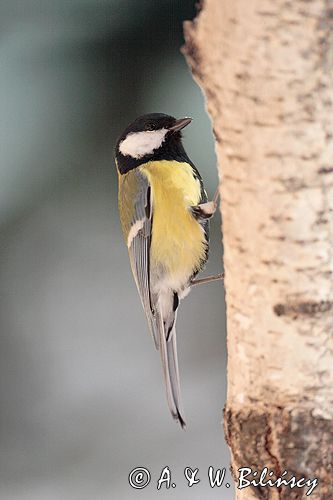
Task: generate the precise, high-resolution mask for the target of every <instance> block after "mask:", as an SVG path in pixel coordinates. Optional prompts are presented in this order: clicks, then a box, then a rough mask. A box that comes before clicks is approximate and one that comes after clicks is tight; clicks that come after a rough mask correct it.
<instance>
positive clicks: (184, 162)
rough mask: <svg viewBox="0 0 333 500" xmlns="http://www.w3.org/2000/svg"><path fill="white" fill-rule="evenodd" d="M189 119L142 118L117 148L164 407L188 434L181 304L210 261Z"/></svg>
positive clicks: (210, 205)
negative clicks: (186, 133) (187, 140)
mask: <svg viewBox="0 0 333 500" xmlns="http://www.w3.org/2000/svg"><path fill="white" fill-rule="evenodd" d="M191 121H192V118H189V117H186V118H179V119H176V118H175V117H173V116H171V115H167V114H164V113H150V114H145V115H143V116H139V117H138V118H136V119H135V120H134V121H133V122H132V123H130V124H129V125H128V126H127V127H126V129H125V130H124V131H123V133H122V134H121V135H120V137H119V138H118V140H117V142H116V146H115V163H116V167H117V171H118V181H119V182H118V187H119V189H118V207H119V214H120V222H121V226H122V231H123V235H124V239H125V242H126V245H127V248H128V252H129V258H130V264H131V268H132V272H133V275H134V280H135V282H136V285H137V289H138V292H139V295H140V298H141V302H142V305H143V309H144V311H145V314H146V317H147V321H148V325H149V329H150V332H151V335H152V337H153V339H154V343H155V347H156V349H157V350H159V351H160V356H161V363H162V368H163V375H164V381H165V387H166V396H167V402H168V406H169V409H170V412H171V415H172V416H173V418H174V419H175V420H176V421H178V423H179V424H180V426H181V427H182V428H185V426H186V422H185V414H184V409H183V404H182V398H181V392H180V382H179V368H178V356H177V339H176V328H175V326H176V317H177V310H178V307H179V303H180V300H181V299H183V298H184V297H185V296H186V295H187V294H188V293H189V291H190V288H191V286H193V285H194V284H196V283H200V282H208V281H211V280H214V279H220V278H221V275H219V276H218V277H210V278H204V279H202V280H195V277H196V275H197V274H198V273H199V272H200V271H201V270H202V269H203V268H204V266H205V263H206V261H207V259H208V249H209V219H210V218H211V217H212V215H213V214H214V212H215V210H216V206H217V196H216V195H215V197H214V200H213V201H211V202H209V201H208V198H207V193H206V191H205V189H204V185H203V181H202V178H201V176H200V174H199V171H198V169H197V168H196V167H195V165H194V163H193V162H192V161H191V160H190V158H189V157H188V155H187V153H186V151H185V149H184V146H183V144H182V129H183V128H184V127H186V126H187V125H189V124H190V123H191Z"/></svg>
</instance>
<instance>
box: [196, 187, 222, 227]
mask: <svg viewBox="0 0 333 500" xmlns="http://www.w3.org/2000/svg"><path fill="white" fill-rule="evenodd" d="M219 196H220V185H218V186H217V189H216V191H215V194H214V197H213V199H212V201H207V202H206V203H200V205H196V206H193V207H191V210H192V213H193V215H194V216H195V217H196V218H198V219H210V218H211V217H213V215H214V214H215V212H216V208H217V202H218V199H219Z"/></svg>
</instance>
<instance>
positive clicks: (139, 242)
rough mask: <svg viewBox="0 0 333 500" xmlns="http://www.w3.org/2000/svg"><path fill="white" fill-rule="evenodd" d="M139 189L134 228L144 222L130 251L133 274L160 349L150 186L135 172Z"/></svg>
mask: <svg viewBox="0 0 333 500" xmlns="http://www.w3.org/2000/svg"><path fill="white" fill-rule="evenodd" d="M135 174H136V176H137V180H138V185H139V189H138V191H137V197H136V200H135V201H134V218H133V221H132V226H134V224H135V223H136V222H140V221H141V222H142V225H140V226H139V227H140V229H139V230H138V231H137V233H136V234H135V235H134V237H133V239H132V242H131V245H130V247H129V249H128V251H129V256H130V262H131V267H132V272H133V275H134V278H135V282H136V285H137V288H138V291H139V294H140V297H141V302H142V305H143V308H144V311H145V313H146V316H147V320H148V324H149V328H150V331H151V333H152V336H153V338H154V342H155V347H156V349H158V346H159V339H158V336H157V334H156V327H155V317H154V314H155V311H154V308H153V305H152V300H151V293H150V292H151V291H150V256H149V254H150V242H151V230H152V207H151V195H150V185H149V182H148V179H147V178H146V177H145V176H144V175H142V174H141V173H140V172H135Z"/></svg>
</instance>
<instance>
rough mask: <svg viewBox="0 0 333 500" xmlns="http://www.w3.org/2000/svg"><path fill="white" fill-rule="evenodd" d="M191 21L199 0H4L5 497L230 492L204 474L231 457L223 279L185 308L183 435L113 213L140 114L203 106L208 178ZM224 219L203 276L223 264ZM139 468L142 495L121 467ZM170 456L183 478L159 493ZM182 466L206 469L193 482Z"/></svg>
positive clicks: (198, 140)
mask: <svg viewBox="0 0 333 500" xmlns="http://www.w3.org/2000/svg"><path fill="white" fill-rule="evenodd" d="M193 16H194V2H192V1H183V2H177V1H163V0H161V1H159V2H156V1H154V0H140V2H139V1H136V2H135V1H134V0H123V1H115V0H104V1H103V0H100V1H97V0H68V1H65V0H57V1H56V2H54V1H51V0H50V1H47V0H45V1H44V2H40V1H37V0H25V1H24V2H19V1H17V0H7V1H2V2H1V3H0V27H1V37H0V116H1V120H0V175H1V182H0V231H1V235H0V241H1V247H0V344H1V346H0V429H1V440H0V498H1V499H4V500H28V499H31V500H55V499H57V500H58V499H62V500H76V499H77V500H85V499H87V500H88V499H89V500H91V499H99V500H102V499H103V500H104V499H105V500H106V499H110V498H115V499H132V498H133V499H134V498H145V499H150V498H164V497H168V498H174V499H179V498H182V499H187V498H191V499H196V498H198V499H199V498H200V499H202V498H224V499H231V498H233V493H232V489H231V488H230V489H229V490H228V489H227V488H226V487H225V485H223V486H222V487H221V488H220V489H219V488H215V489H211V488H210V487H209V484H208V478H207V469H208V466H209V465H213V466H214V467H227V468H229V455H228V452H227V448H226V445H225V442H224V436H223V432H222V429H221V419H222V408H223V405H224V401H225V385H226V382H225V375H226V354H225V328H224V323H225V311H224V306H223V301H224V290H223V286H222V285H221V283H215V284H211V285H207V286H202V287H199V288H198V289H195V290H193V291H192V292H191V294H190V295H189V297H188V298H187V299H186V300H185V301H183V302H182V304H181V308H180V313H179V320H178V337H179V356H180V371H181V382H182V391H183V398H184V405H185V410H186V416H187V422H188V428H187V430H186V432H183V431H181V430H180V428H179V427H178V426H177V425H176V424H175V423H174V422H173V421H172V419H171V417H170V415H169V413H168V409H167V405H166V401H165V394H164V387H163V382H162V374H161V369H160V362H159V356H158V354H157V353H156V352H155V350H154V347H153V343H152V341H151V338H150V336H149V334H148V333H147V326H146V322H145V318H144V315H143V311H142V309H141V304H140V301H139V298H138V295H137V291H136V289H135V285H134V281H133V278H132V276H131V272H130V268H129V262H128V257H127V251H126V246H125V245H124V242H123V240H122V235H121V230H120V226H119V221H118V212H117V176H116V172H115V167H114V161H113V144H114V142H115V139H116V136H117V134H119V133H120V132H121V131H122V129H123V128H124V127H125V126H126V125H127V123H128V122H129V121H130V120H132V119H133V118H135V117H136V116H137V115H138V114H141V113H145V112H152V111H162V112H167V113H170V114H174V115H176V116H186V115H190V116H192V117H193V118H194V121H193V123H192V125H191V126H190V127H189V128H187V129H186V132H185V146H186V149H187V151H188V152H189V155H190V156H191V158H192V159H193V161H194V162H195V163H196V165H197V166H198V168H199V170H200V171H201V174H202V176H203V178H204V181H205V184H206V188H207V190H208V192H209V194H210V195H211V196H212V194H213V193H214V191H215V187H216V184H217V171H216V159H215V155H214V143H213V137H212V132H211V127H210V123H209V119H208V117H207V115H206V113H205V110H204V99H203V97H202V95H201V93H200V91H199V89H198V87H197V86H196V84H195V83H194V82H193V80H192V78H191V75H190V73H189V71H188V68H187V66H186V63H185V61H184V58H183V56H182V55H181V54H180V52H179V48H180V46H181V45H182V43H183V40H182V21H183V20H184V19H191V18H193ZM219 224H220V220H219V216H217V217H216V218H215V220H214V222H213V224H212V231H211V232H212V251H211V259H210V262H209V265H208V266H207V270H206V271H205V272H206V273H207V274H209V273H215V272H220V271H221V269H222V261H221V256H222V247H221V243H220V239H221V236H220V230H219ZM140 465H142V466H145V467H148V468H150V470H151V473H152V481H151V484H150V485H149V486H148V487H147V488H146V489H144V490H141V491H140V490H133V489H131V488H130V486H129V484H128V480H127V477H128V474H129V472H130V470H131V469H133V468H134V467H137V466H140ZM165 465H169V466H170V469H171V471H172V480H173V482H175V483H176V484H177V486H176V488H174V489H170V490H168V491H166V490H165V488H163V489H162V490H161V491H159V492H157V490H156V481H157V479H158V476H159V474H160V471H161V470H162V468H163V467H164V466H165ZM186 466H190V467H192V468H196V467H199V468H200V472H199V474H198V476H199V477H200V478H201V482H200V484H199V485H196V486H193V487H192V488H191V489H189V488H188V487H187V486H186V481H185V479H184V477H183V469H184V468H185V467H186ZM227 477H228V479H229V481H230V473H229V471H227Z"/></svg>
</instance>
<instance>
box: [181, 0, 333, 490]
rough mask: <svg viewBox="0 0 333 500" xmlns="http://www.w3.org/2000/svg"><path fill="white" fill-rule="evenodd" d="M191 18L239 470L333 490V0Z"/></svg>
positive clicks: (237, 0) (233, 2)
mask: <svg viewBox="0 0 333 500" xmlns="http://www.w3.org/2000/svg"><path fill="white" fill-rule="evenodd" d="M184 28H185V39H186V45H185V47H184V53H185V55H186V58H187V61H188V63H189V65H190V66H191V68H192V72H193V75H194V77H195V79H196V81H197V82H198V84H199V85H200V87H201V88H202V90H203V91H204V94H205V97H206V103H207V109H208V112H209V114H210V116H211V119H212V123H213V130H214V134H215V138H216V150H217V156H218V163H219V174H220V177H221V180H222V184H221V185H222V187H221V195H222V203H221V210H222V217H223V239H224V252H225V253H224V267H225V288H226V302H227V328H228V341H227V342H228V397H227V403H226V410H225V432H226V436H227V440H228V443H229V447H230V449H231V456H232V471H233V474H234V476H235V478H236V477H237V470H238V468H239V467H245V466H246V467H251V468H252V469H254V470H259V471H260V470H261V469H262V468H263V467H265V466H266V467H268V468H269V470H272V471H274V473H275V476H276V477H279V476H280V475H281V474H282V473H283V471H284V470H287V471H288V472H289V476H292V475H295V476H296V478H301V477H305V478H318V481H319V484H318V486H317V487H316V488H315V490H314V491H313V493H312V495H311V498H312V499H314V500H317V499H320V500H326V499H327V500H328V499H332V498H333V482H332V477H333V340H332V338H333V336H332V331H333V167H332V164H333V109H332V108H333V78H332V77H333V73H332V71H333V4H332V2H330V1H329V0H312V1H311V2H309V1H307V0H294V1H293V2H290V1H285V0H275V1H274V2H272V1H269V0H206V1H205V2H203V3H202V4H201V10H200V12H199V14H198V16H197V18H196V19H195V20H194V21H193V22H186V23H185V27H184ZM275 476H274V477H275ZM289 476H288V477H289ZM306 491H307V488H294V489H290V488H289V487H286V486H281V487H280V488H268V487H256V488H254V487H253V488H251V489H250V488H246V489H243V490H237V498H238V499H239V500H244V499H246V500H251V499H257V498H262V499H287V498H288V499H301V498H307V497H306Z"/></svg>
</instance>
